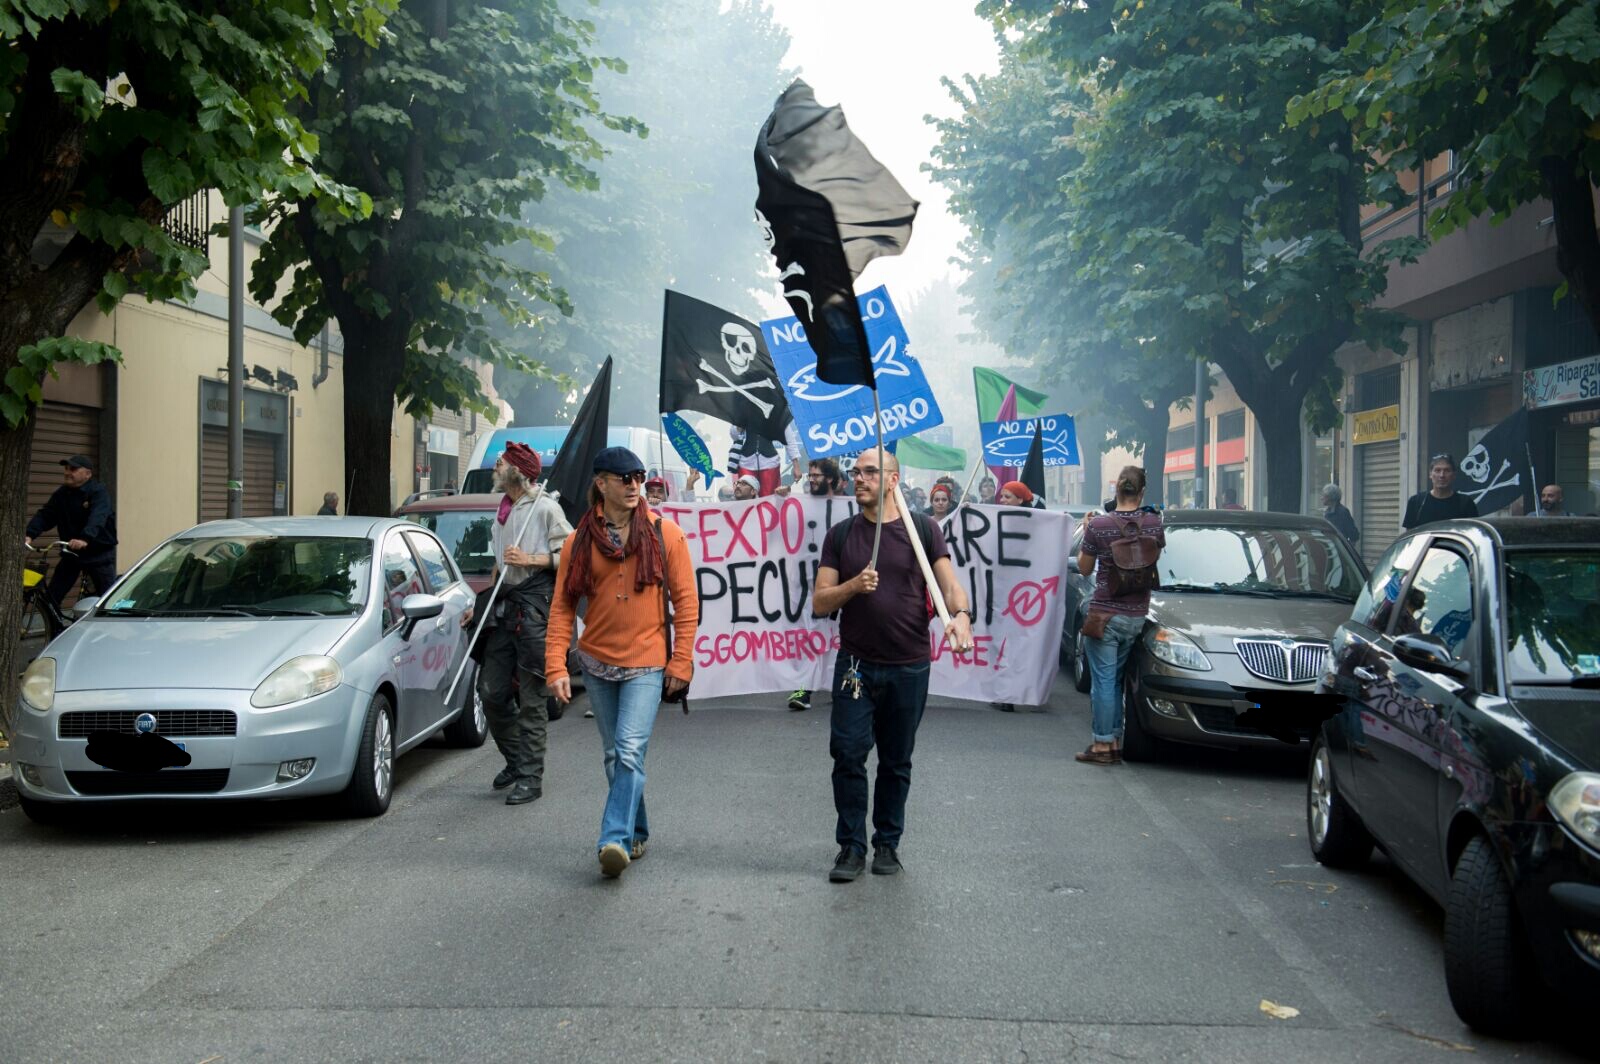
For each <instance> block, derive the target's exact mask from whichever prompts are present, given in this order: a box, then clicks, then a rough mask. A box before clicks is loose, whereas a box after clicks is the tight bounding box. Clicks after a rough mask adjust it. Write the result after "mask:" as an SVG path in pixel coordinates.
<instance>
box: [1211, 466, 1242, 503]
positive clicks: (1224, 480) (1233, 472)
mask: <svg viewBox="0 0 1600 1064" xmlns="http://www.w3.org/2000/svg"><path fill="white" fill-rule="evenodd" d="M1244 501H1245V497H1244V466H1242V465H1225V466H1223V467H1222V468H1220V469H1218V470H1217V505H1218V506H1219V507H1221V508H1222V509H1225V510H1226V509H1232V508H1234V507H1236V506H1237V507H1243V506H1244Z"/></svg>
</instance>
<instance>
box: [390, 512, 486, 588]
mask: <svg viewBox="0 0 1600 1064" xmlns="http://www.w3.org/2000/svg"><path fill="white" fill-rule="evenodd" d="M494 516H495V512H494V511H493V510H437V511H434V512H432V513H413V514H406V515H405V519H406V520H407V521H414V522H416V523H417V524H419V525H421V526H422V527H423V528H426V529H427V530H428V531H429V532H432V533H433V534H434V535H436V536H438V537H439V541H440V542H441V543H443V544H444V548H445V550H447V551H449V552H450V557H452V558H454V559H455V562H456V568H457V569H460V570H461V571H462V572H463V573H465V574H466V575H468V576H488V575H489V574H490V573H492V572H494V546H493V544H492V542H491V540H490V538H489V533H490V531H491V529H493V527H494Z"/></svg>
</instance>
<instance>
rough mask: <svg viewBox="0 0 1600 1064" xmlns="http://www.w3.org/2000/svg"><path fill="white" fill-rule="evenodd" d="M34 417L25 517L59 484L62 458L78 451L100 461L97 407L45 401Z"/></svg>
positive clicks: (46, 539) (42, 540)
mask: <svg viewBox="0 0 1600 1064" xmlns="http://www.w3.org/2000/svg"><path fill="white" fill-rule="evenodd" d="M34 417H35V419H36V425H35V427H34V431H33V460H32V462H31V463H30V464H29V466H28V516H29V517H32V516H33V515H34V514H36V513H38V512H39V507H41V506H43V505H44V504H45V502H46V501H48V500H49V498H50V495H51V493H52V492H54V491H55V490H56V489H57V488H59V487H60V486H61V460H62V459H63V458H65V457H67V456H68V455H72V454H81V455H87V456H88V457H89V458H92V459H94V460H95V461H96V462H98V461H100V411H98V410H96V409H95V408H94V407H90V406H72V405H71V404H68V403H52V402H48V401H47V402H45V403H42V404H41V405H40V406H39V407H38V408H37V409H36V410H35V411H34ZM96 472H97V473H98V472H99V470H96ZM113 501H114V500H113ZM55 538H56V537H55V534H54V533H53V532H46V533H45V534H44V535H42V536H40V537H39V538H38V539H36V540H34V542H35V543H39V544H46V543H53V542H55Z"/></svg>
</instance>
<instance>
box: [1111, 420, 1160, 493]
mask: <svg viewBox="0 0 1600 1064" xmlns="http://www.w3.org/2000/svg"><path fill="white" fill-rule="evenodd" d="M1170 405H1171V404H1170V403H1159V404H1153V405H1147V406H1146V407H1145V409H1144V412H1143V413H1138V414H1135V415H1133V438H1134V440H1135V441H1136V443H1137V444H1138V448H1139V465H1141V466H1143V467H1144V476H1145V488H1144V501H1145V505H1146V506H1157V507H1160V506H1165V505H1166V488H1167V474H1166V469H1167V407H1168V406H1170ZM1120 472H1122V470H1120V469H1108V470H1106V479H1107V480H1114V479H1115V478H1116V475H1117V474H1118V473H1120Z"/></svg>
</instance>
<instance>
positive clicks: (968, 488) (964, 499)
mask: <svg viewBox="0 0 1600 1064" xmlns="http://www.w3.org/2000/svg"><path fill="white" fill-rule="evenodd" d="M981 442H982V441H980V443H981ZM983 467H984V464H983V448H982V447H981V446H980V447H979V448H978V464H977V465H975V466H973V467H972V475H971V476H970V477H968V478H967V486H966V487H965V488H963V489H962V491H961V501H960V502H959V503H957V504H956V506H957V508H958V509H959V508H960V507H962V506H965V505H967V496H968V494H969V493H970V492H971V491H972V482H973V481H974V480H977V479H978V470H980V469H982V468H983Z"/></svg>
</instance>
